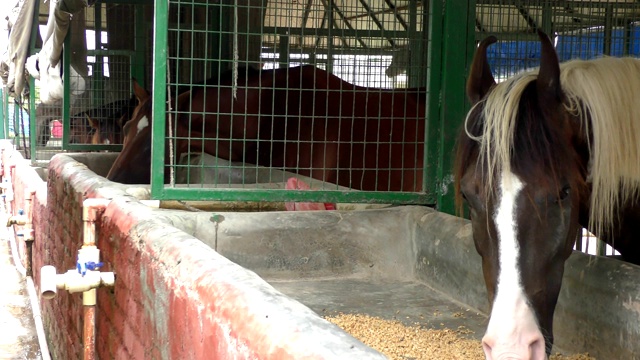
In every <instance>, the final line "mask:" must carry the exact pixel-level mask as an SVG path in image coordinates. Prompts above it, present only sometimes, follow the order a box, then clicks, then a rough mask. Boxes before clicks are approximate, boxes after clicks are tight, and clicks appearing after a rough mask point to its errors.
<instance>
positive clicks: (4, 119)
mask: <svg viewBox="0 0 640 360" xmlns="http://www.w3.org/2000/svg"><path fill="white" fill-rule="evenodd" d="M8 133H9V94H7V92H6V91H5V90H4V89H3V88H0V139H6V138H7V135H8Z"/></svg>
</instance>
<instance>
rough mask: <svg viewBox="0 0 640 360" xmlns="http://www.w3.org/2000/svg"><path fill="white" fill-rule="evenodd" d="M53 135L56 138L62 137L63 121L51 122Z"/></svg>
mask: <svg viewBox="0 0 640 360" xmlns="http://www.w3.org/2000/svg"><path fill="white" fill-rule="evenodd" d="M51 124H52V125H51V136H53V137H54V138H61V137H62V123H61V122H60V121H58V120H53V121H52V122H51Z"/></svg>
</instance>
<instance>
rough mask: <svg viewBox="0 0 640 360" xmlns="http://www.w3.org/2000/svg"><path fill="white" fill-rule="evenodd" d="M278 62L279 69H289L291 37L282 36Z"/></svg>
mask: <svg viewBox="0 0 640 360" xmlns="http://www.w3.org/2000/svg"><path fill="white" fill-rule="evenodd" d="M278 62H279V63H280V64H279V67H284V68H286V67H289V36H288V35H280V42H279V44H278Z"/></svg>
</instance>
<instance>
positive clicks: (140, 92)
mask: <svg viewBox="0 0 640 360" xmlns="http://www.w3.org/2000/svg"><path fill="white" fill-rule="evenodd" d="M131 85H132V87H133V94H134V95H135V96H136V98H137V99H138V104H140V103H141V102H143V101H144V100H146V99H147V98H148V97H149V92H148V91H147V90H146V89H145V88H143V87H142V86H140V84H138V81H136V79H131Z"/></svg>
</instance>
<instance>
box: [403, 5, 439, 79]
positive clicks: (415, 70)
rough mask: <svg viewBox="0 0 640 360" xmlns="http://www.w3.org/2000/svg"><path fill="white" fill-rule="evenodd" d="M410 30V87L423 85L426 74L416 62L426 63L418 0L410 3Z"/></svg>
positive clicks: (408, 68)
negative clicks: (423, 53) (423, 74)
mask: <svg viewBox="0 0 640 360" xmlns="http://www.w3.org/2000/svg"><path fill="white" fill-rule="evenodd" d="M427 3H428V2H427ZM427 18H431V16H428V17H427ZM438 20H441V19H438ZM430 22H431V21H430ZM424 25H426V24H423V27H422V28H423V29H428V27H427V26H424ZM423 31H425V30H423ZM408 32H409V49H410V51H411V52H410V54H411V55H410V56H411V61H410V62H409V66H407V81H408V83H409V87H418V86H423V85H424V76H421V73H422V71H421V70H420V68H421V67H418V66H416V64H423V63H424V61H422V42H421V41H420V33H419V32H418V6H417V4H416V1H411V2H410V3H409V30H408Z"/></svg>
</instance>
